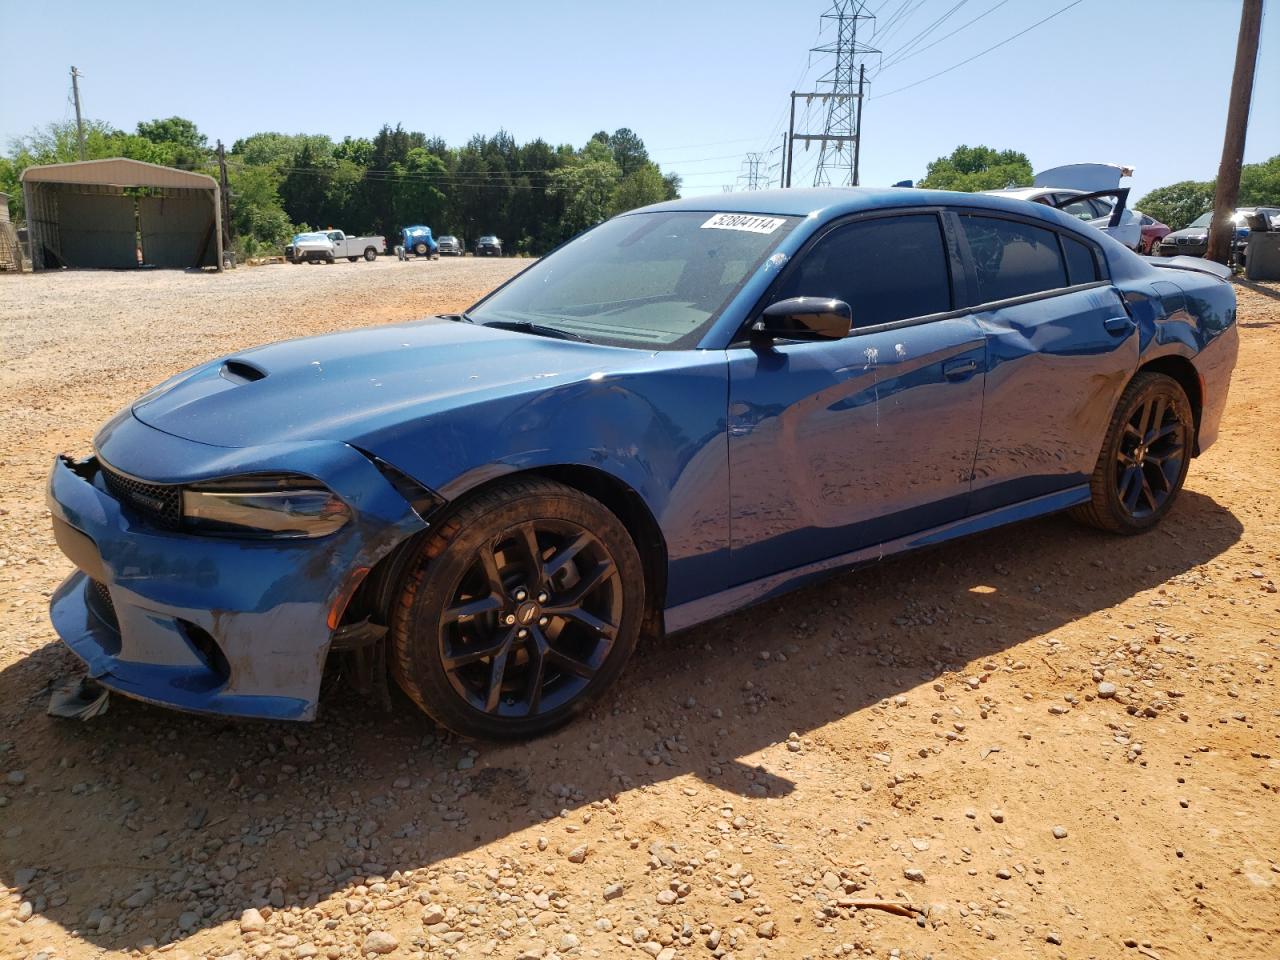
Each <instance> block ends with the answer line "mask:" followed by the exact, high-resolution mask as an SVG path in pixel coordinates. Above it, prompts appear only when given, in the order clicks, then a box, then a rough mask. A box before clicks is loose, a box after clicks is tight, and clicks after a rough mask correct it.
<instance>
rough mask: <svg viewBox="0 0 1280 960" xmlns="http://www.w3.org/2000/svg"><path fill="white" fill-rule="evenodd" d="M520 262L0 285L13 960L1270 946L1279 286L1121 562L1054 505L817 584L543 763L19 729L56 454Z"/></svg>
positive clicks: (168, 728)
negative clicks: (1201, 451) (1156, 508)
mask: <svg viewBox="0 0 1280 960" xmlns="http://www.w3.org/2000/svg"><path fill="white" fill-rule="evenodd" d="M516 266H517V265H516V264H515V263H513V262H512V261H494V262H481V261H473V260H465V261H462V262H448V261H440V262H438V263H425V262H424V263H410V264H400V263H396V262H394V261H383V262H379V263H377V264H372V265H370V264H364V263H359V264H355V265H348V264H338V265H335V266H332V267H323V268H322V267H291V266H277V267H263V268H258V269H252V270H251V269H241V270H239V271H236V272H235V273H233V274H230V275H227V276H222V277H215V276H195V275H185V274H181V273H155V274H143V275H134V274H78V275H63V276H52V275H47V276H39V277H30V276H27V277H11V276H0V336H2V337H3V355H2V356H0V393H2V394H3V400H4V403H3V409H2V410H0V418H3V419H2V423H0V428H2V433H3V436H4V437H5V443H4V446H3V448H2V449H0V524H2V525H3V541H2V542H0V583H2V584H3V594H2V595H0V777H3V778H4V779H3V780H2V781H0V831H2V834H3V843H2V845H0V883H2V884H4V885H6V886H7V887H8V889H9V894H8V896H7V897H5V898H4V899H3V900H0V957H4V958H17V957H23V958H28V957H40V958H52V957H63V958H81V957H98V956H103V955H110V954H123V953H126V952H129V951H141V952H148V951H150V950H152V949H159V950H160V951H162V952H163V955H165V956H168V957H174V958H177V957H211V958H214V957H228V958H233V957H234V958H239V960H251V958H277V957H279V958H305V957H312V956H316V957H326V958H336V957H357V956H365V955H377V954H381V953H389V955H390V956H391V957H392V958H393V960H394V958H399V957H414V956H422V955H424V954H426V955H429V956H431V957H478V956H491V957H495V958H511V957H538V958H551V957H554V956H561V957H565V958H569V957H575V956H590V957H605V958H614V957H622V958H626V957H635V958H638V960H645V958H646V957H656V958H658V960H672V958H677V957H680V958H695V957H724V956H729V955H732V956H734V957H740V958H754V957H773V958H791V957H796V958H799V957H815V958H816V957H824V958H825V957H853V956H868V957H880V958H885V957H903V958H907V957H914V958H923V957H930V956H931V957H934V958H939V960H941V958H991V957H1012V956H1029V957H1050V958H1058V957H1061V958H1072V960H1076V958H1085V957H1098V958H1109V957H1133V958H1135V960H1137V958H1139V957H1147V958H1156V957H1160V958H1167V960H1173V958H1185V960H1192V958H1202V957H1208V956H1215V957H1218V956H1221V957H1232V958H1258V960H1262V958H1272V957H1275V956H1276V955H1277V946H1276V944H1277V942H1280V941H1278V938H1280V739H1278V737H1280V700H1277V677H1276V666H1277V649H1278V645H1280V595H1277V593H1276V581H1277V580H1280V497H1278V496H1277V485H1276V477H1277V476H1278V475H1280V432H1278V431H1277V428H1276V423H1277V422H1280V399H1277V397H1276V383H1277V374H1276V371H1277V370H1278V369H1280V285H1270V286H1268V287H1262V286H1255V288H1254V289H1252V290H1250V289H1245V288H1244V287H1241V288H1240V290H1239V292H1240V305H1241V310H1240V318H1241V335H1242V350H1241V355H1240V365H1239V367H1238V369H1237V373H1236V380H1235V384H1234V386H1233V388H1232V394H1231V400H1230V406H1229V410H1228V413H1227V417H1226V422H1225V424H1224V428H1223V432H1222V436H1221V439H1220V441H1219V443H1218V444H1217V445H1216V446H1215V447H1214V448H1213V449H1212V450H1211V451H1209V452H1208V453H1207V454H1206V455H1205V456H1204V457H1203V458H1202V459H1200V460H1199V461H1197V462H1196V463H1195V464H1194V465H1193V467H1192V470H1191V475H1190V479H1189V482H1188V489H1187V491H1186V492H1185V493H1184V495H1183V498H1182V500H1181V502H1180V503H1179V505H1178V507H1177V509H1176V510H1175V511H1174V513H1173V515H1172V516H1171V517H1170V518H1169V520H1168V521H1167V522H1166V523H1165V524H1164V525H1163V526H1162V527H1161V528H1160V529H1159V530H1157V531H1156V532H1153V533H1151V534H1149V535H1147V536H1144V537H1140V538H1136V539H1126V540H1121V539H1114V538H1111V537H1108V536H1104V535H1102V534H1099V533H1095V532H1092V531H1089V530H1085V529H1082V528H1080V527H1077V526H1076V525H1074V524H1073V523H1072V522H1071V521H1069V520H1068V519H1065V518H1050V519H1046V520H1041V521H1037V522H1033V523H1029V524H1026V525H1023V526H1020V527H1017V528H1014V529H1008V530H1004V531H999V532H995V533H991V534H987V535H984V536H982V537H979V538H977V539H973V540H969V541H967V542H963V543H959V544H953V545H950V546H947V547H944V548H941V549H938V550H935V551H933V552H929V553H924V554H920V555H916V556H913V557H908V558H905V559H901V560H898V561H895V562H892V563H888V564H884V565H882V566H881V567H878V568H875V569H871V570H866V571H862V572H859V573H855V574H850V575H846V576H843V577H841V578H838V579H836V580H834V581H832V582H830V583H828V584H826V585H823V586H818V587H813V588H810V589H807V590H805V591H803V592H800V593H797V594H795V595H793V596H791V597H790V598H788V599H786V600H784V601H783V602H780V603H774V604H770V605H768V606H766V607H763V608H760V609H757V610H753V611H750V612H746V613H741V614H738V615H736V616H732V617H728V618H726V619H723V620H721V621H718V622H716V623H714V624H711V625H710V626H706V627H702V628H699V629H697V630H694V631H690V632H688V633H685V634H683V635H679V636H675V637H671V638H669V639H668V640H667V641H665V642H664V643H662V644H661V645H655V646H653V647H651V648H650V649H647V650H645V651H642V653H641V655H640V656H639V657H638V659H637V661H636V662H635V663H634V664H633V666H632V667H631V668H630V669H629V670H628V672H627V674H626V676H625V678H624V681H625V682H624V689H623V690H621V691H620V692H619V693H618V694H617V695H616V697H614V698H612V699H610V700H607V701H606V703H605V705H604V707H602V708H601V709H599V710H598V711H596V713H595V714H594V715H591V716H589V717H587V718H584V719H583V720H582V721H580V722H578V723H577V724H576V725H574V726H572V727H571V728H569V729H567V730H565V731H563V732H561V733H559V734H557V735H555V736H552V737H548V738H546V739H544V740H541V741H539V742H537V743H535V744H532V745H524V746H510V747H494V746H491V745H487V744H470V743H464V742H459V741H457V740H455V739H453V738H451V737H448V736H444V735H442V734H440V733H438V732H437V731H436V730H435V729H433V727H432V726H431V724H430V723H428V722H427V721H426V720H424V719H423V718H421V717H420V716H418V715H416V714H415V713H413V712H412V711H410V710H409V709H408V708H407V707H406V706H405V703H404V701H400V702H399V703H398V705H397V706H398V709H397V710H396V712H394V713H392V714H391V715H385V714H383V713H381V712H379V711H378V710H377V709H376V708H375V707H371V706H369V705H367V704H365V703H363V702H361V701H360V700H358V699H357V698H355V697H353V696H351V695H349V694H345V693H341V692H339V693H337V694H336V695H333V696H330V698H329V699H328V700H327V701H326V702H325V704H324V706H323V708H322V719H321V721H320V722H318V723H316V724H314V725H310V726H280V725H268V724H259V723H227V722H218V721H211V720H207V719H200V718H191V717H184V716H180V715H177V714H173V713H169V712H166V711H163V710H159V709H153V708H149V707H146V706H142V705H139V704H135V703H132V702H130V701H128V700H125V699H123V698H118V697H117V698H114V699H113V700H112V701H111V707H110V710H109V712H108V713H107V714H106V715H104V716H102V717H100V718H97V719H95V720H92V721H89V722H79V721H67V720H54V719H51V718H49V717H47V716H45V713H44V710H45V706H46V703H47V699H48V688H49V685H50V684H51V682H53V681H54V680H55V679H56V678H59V677H63V676H66V675H69V674H71V673H72V672H73V671H74V670H75V664H74V662H73V658H72V657H71V656H70V655H69V654H66V653H64V652H63V651H62V650H61V649H60V647H59V645H58V644H57V643H56V641H55V638H54V635H53V632H52V630H51V629H50V627H49V625H48V623H47V620H46V615H45V604H46V602H47V598H48V595H49V593H50V591H51V590H52V589H53V587H54V586H55V584H56V583H57V582H58V581H59V580H60V579H61V578H62V577H63V576H65V574H66V573H67V571H68V565H67V563H66V562H65V561H64V560H63V559H62V558H61V556H60V555H59V554H58V552H57V550H56V548H55V546H54V544H53V541H52V538H51V536H50V534H49V532H48V526H47V517H46V515H45V511H44V508H43V502H42V501H43V493H42V483H43V479H44V475H45V472H46V469H47V465H48V461H49V460H50V458H51V457H52V456H53V454H54V453H55V452H57V451H59V450H63V449H70V450H84V449H86V448H87V446H88V443H89V439H90V437H91V436H92V433H93V431H94V429H95V427H96V426H97V425H98V424H99V423H100V422H101V421H102V420H104V419H105V418H106V417H107V416H108V415H109V414H110V413H111V412H113V411H114V410H115V409H116V408H117V407H118V406H120V405H122V404H123V403H125V402H126V401H127V400H128V399H130V398H131V397H132V396H134V395H136V394H137V393H139V392H141V391H142V390H143V389H144V388H146V387H147V386H149V385H150V384H152V383H155V382H157V381H159V380H160V379H162V378H163V377H165V376H167V375H168V374H170V373H172V372H174V371H177V370H179V369H181V368H183V367H185V366H188V365H190V364H192V363H194V362H196V361H198V360H202V359H205V358H207V357H209V356H211V355H214V354H217V353H219V352H224V351H230V350H232V349H235V348H237V347H240V346H243V345H246V344H251V343H255V342H259V341H263V340H268V339H275V338H281V337H286V336H296V335H300V334H307V333H314V332H319V331H324V330H330V329H336V328H343V327H352V326H359V325H368V324H376V323H382V322H386V321H391V320H399V319H407V318H411V317H414V316H418V315H422V314H426V313H432V312H438V311H441V310H445V309H449V308H457V307H460V306H464V305H465V304H466V303H467V302H468V301H469V300H471V299H472V298H473V297H474V296H475V295H476V294H478V293H480V292H482V291H483V290H485V289H487V288H488V287H491V286H492V285H494V284H495V283H497V282H498V281H499V280H501V279H503V278H504V277H506V276H507V275H508V274H509V273H510V272H511V271H512V270H513V269H515V267H516ZM1100 691H1105V692H1106V693H1107V694H1108V695H1107V696H1101V695H1100ZM1113 691H1114V692H1113ZM875 900H882V901H893V902H902V903H909V904H911V905H912V907H914V908H918V911H919V912H914V911H907V912H908V914H909V915H907V916H902V915H898V914H895V913H891V912H887V911H885V910H883V909H879V908H875V907H872V908H866V907H860V905H862V904H865V903H866V902H868V901H875Z"/></svg>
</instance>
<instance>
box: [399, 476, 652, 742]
mask: <svg viewBox="0 0 1280 960" xmlns="http://www.w3.org/2000/svg"><path fill="white" fill-rule="evenodd" d="M644 607H645V586H644V576H643V573H642V569H641V564H640V556H639V554H638V553H637V551H636V547H635V544H634V543H633V542H632V540H631V537H630V536H629V535H628V533H627V530H626V528H625V527H624V526H623V525H622V523H621V522H620V521H619V520H618V518H617V516H615V515H614V514H613V513H612V512H611V511H610V510H608V509H607V508H606V507H604V506H603V505H602V504H601V503H599V502H598V501H596V500H594V499H592V498H591V497H588V496H587V495H586V494H584V493H581V492H580V491H578V490H575V489H573V488H572V487H567V486H564V485H563V484H559V483H555V482H552V481H550V480H543V479H540V478H539V479H525V480H516V481H511V482H507V483H504V484H502V485H500V486H498V487H495V488H493V489H492V490H490V491H488V492H486V493H483V494H481V495H480V496H478V497H476V498H475V499H474V500H472V501H471V502H470V503H468V504H466V505H465V506H463V507H462V508H461V509H459V510H458V511H457V512H456V513H455V514H454V515H453V516H452V517H450V518H449V519H447V520H446V521H444V522H443V523H441V524H440V525H438V526H437V527H436V528H434V530H433V532H432V533H431V534H430V535H429V536H428V537H427V538H426V539H425V540H424V542H423V543H422V544H421V545H420V547H419V548H418V554H417V558H416V559H415V560H414V561H413V563H412V565H411V567H410V569H409V572H408V573H407V574H406V576H405V580H404V584H403V586H402V587H401V589H400V593H399V596H398V598H397V601H396V603H395V604H394V606H393V613H392V618H391V640H392V649H393V655H392V658H391V659H392V670H393V673H394V675H395V678H396V681H397V682H398V683H399V685H400V687H401V688H402V689H403V690H404V691H405V693H406V694H408V696H409V697H410V698H411V699H412V700H413V701H414V702H415V703H417V704H418V706H419V707H421V708H422V709H423V710H424V711H425V712H426V713H428V714H429V715H430V716H431V717H432V718H434V719H435V720H436V721H437V722H439V723H440V724H442V725H443V726H445V727H448V728H449V729H451V730H454V731H456V732H458V733H461V734H464V735H467V736H473V737H483V738H490V739H516V738H523V737H531V736H536V735H538V734H541V733H545V732H547V731H549V730H552V729H554V728H555V727H558V726H560V725H561V724H563V723H566V722H567V721H569V720H570V719H572V718H573V717H574V716H575V715H577V714H578V713H580V712H581V711H582V710H584V709H585V708H586V707H587V706H589V705H590V704H591V703H592V702H593V701H594V700H595V699H596V698H598V697H599V696H600V695H601V694H602V693H604V691H605V690H607V689H608V688H609V687H610V686H611V685H612V684H613V682H614V681H615V680H616V679H617V678H618V675H619V674H620V673H621V672H622V668H623V666H624V665H625V664H626V662H627V659H628V658H629V657H630V656H631V653H632V651H633V650H634V649H635V645H636V640H637V638H638V636H639V633H640V625H641V622H642V620H643V618H644Z"/></svg>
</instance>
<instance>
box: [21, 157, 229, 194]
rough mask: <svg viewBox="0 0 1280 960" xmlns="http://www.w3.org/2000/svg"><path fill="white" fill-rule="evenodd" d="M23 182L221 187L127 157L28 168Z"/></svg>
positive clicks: (201, 176)
mask: <svg viewBox="0 0 1280 960" xmlns="http://www.w3.org/2000/svg"><path fill="white" fill-rule="evenodd" d="M22 182H23V183H92V184H103V185H107V186H112V187H189V188H195V189H197V190H213V189H217V186H218V181H216V180H214V179H213V177H210V176H207V175H205V174H203V173H191V172H190V171H188V170H175V169H174V168H173V167H162V166H160V165H159V164H158V163H144V162H143V161H141V160H128V159H126V158H124V157H112V158H110V159H108V160H82V161H80V162H79V163H50V164H45V165H44V166H40V167H27V169H25V170H23V171H22Z"/></svg>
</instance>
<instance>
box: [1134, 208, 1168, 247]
mask: <svg viewBox="0 0 1280 960" xmlns="http://www.w3.org/2000/svg"><path fill="white" fill-rule="evenodd" d="M1133 212H1134V214H1135V215H1136V216H1137V218H1138V222H1139V223H1141V224H1142V250H1141V251H1140V252H1141V253H1145V254H1146V255H1147V256H1149V257H1154V256H1156V255H1157V253H1158V251H1159V247H1160V241H1161V239H1163V238H1164V237H1166V236H1168V234H1169V233H1170V230H1169V226H1168V224H1164V223H1161V222H1160V221H1159V220H1157V219H1156V218H1155V217H1152V216H1150V215H1148V214H1145V213H1143V212H1142V211H1141V210H1135V211H1133Z"/></svg>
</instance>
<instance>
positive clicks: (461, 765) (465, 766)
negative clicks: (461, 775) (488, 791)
mask: <svg viewBox="0 0 1280 960" xmlns="http://www.w3.org/2000/svg"><path fill="white" fill-rule="evenodd" d="M475 765H476V758H475V757H463V758H462V759H461V760H459V761H458V769H459V770H470V769H471V768H472V767H474V766H475Z"/></svg>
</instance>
